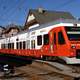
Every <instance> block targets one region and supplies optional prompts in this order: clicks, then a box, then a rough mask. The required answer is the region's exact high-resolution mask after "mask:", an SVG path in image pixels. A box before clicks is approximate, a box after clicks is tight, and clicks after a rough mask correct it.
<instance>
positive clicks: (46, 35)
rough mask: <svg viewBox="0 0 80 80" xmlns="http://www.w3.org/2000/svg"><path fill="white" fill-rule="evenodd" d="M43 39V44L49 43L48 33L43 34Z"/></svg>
mask: <svg viewBox="0 0 80 80" xmlns="http://www.w3.org/2000/svg"><path fill="white" fill-rule="evenodd" d="M43 39H44V40H43V41H44V45H48V44H49V35H48V34H45V35H44V36H43Z"/></svg>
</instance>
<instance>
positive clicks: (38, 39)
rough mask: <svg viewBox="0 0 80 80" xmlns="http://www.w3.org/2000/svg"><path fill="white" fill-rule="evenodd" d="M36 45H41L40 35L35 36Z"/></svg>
mask: <svg viewBox="0 0 80 80" xmlns="http://www.w3.org/2000/svg"><path fill="white" fill-rule="evenodd" d="M37 45H38V46H39V45H42V35H39V36H37Z"/></svg>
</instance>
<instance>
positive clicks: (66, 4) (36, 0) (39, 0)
mask: <svg viewBox="0 0 80 80" xmlns="http://www.w3.org/2000/svg"><path fill="white" fill-rule="evenodd" d="M39 7H42V8H43V9H47V10H51V11H53V10H56V11H68V12H70V13H72V15H73V16H75V17H76V18H77V19H78V18H80V0H0V25H2V26H6V25H8V24H11V23H14V24H18V25H24V24H25V20H26V17H27V14H28V11H29V9H38V8H39Z"/></svg>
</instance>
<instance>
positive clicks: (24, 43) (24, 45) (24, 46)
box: [23, 41, 26, 49]
mask: <svg viewBox="0 0 80 80" xmlns="http://www.w3.org/2000/svg"><path fill="white" fill-rule="evenodd" d="M25 48H26V42H25V41H23V49H25Z"/></svg>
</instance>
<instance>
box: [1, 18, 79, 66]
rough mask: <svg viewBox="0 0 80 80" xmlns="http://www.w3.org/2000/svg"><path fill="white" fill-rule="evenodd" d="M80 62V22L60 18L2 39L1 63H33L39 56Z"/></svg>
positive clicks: (67, 61) (69, 62) (70, 62)
mask: <svg viewBox="0 0 80 80" xmlns="http://www.w3.org/2000/svg"><path fill="white" fill-rule="evenodd" d="M58 58H59V59H61V60H63V61H65V62H66V63H67V64H80V21H79V20H73V19H58V20H55V21H52V22H49V23H46V24H43V25H40V26H36V27H31V28H29V29H27V30H25V31H22V32H19V33H18V34H16V35H13V36H11V37H7V38H2V39H0V64H9V65H13V66H16V65H24V64H31V63H32V62H33V61H34V60H35V59H42V60H55V59H58Z"/></svg>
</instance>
